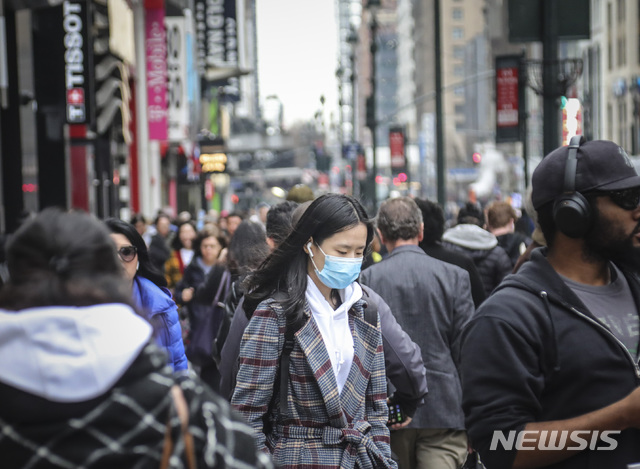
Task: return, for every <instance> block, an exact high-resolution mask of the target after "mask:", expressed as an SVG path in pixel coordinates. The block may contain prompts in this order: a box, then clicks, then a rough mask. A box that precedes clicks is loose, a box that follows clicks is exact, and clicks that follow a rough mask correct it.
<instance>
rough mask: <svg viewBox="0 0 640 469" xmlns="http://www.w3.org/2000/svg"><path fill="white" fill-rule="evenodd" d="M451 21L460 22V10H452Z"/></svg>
mask: <svg viewBox="0 0 640 469" xmlns="http://www.w3.org/2000/svg"><path fill="white" fill-rule="evenodd" d="M453 19H454V20H461V19H462V8H454V9H453Z"/></svg>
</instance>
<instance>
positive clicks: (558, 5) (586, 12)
mask: <svg viewBox="0 0 640 469" xmlns="http://www.w3.org/2000/svg"><path fill="white" fill-rule="evenodd" d="M545 5H550V6H551V8H553V12H552V14H553V15H554V16H555V17H556V18H558V20H557V25H558V29H557V31H555V33H556V34H557V36H558V39H560V40H576V39H589V37H590V35H591V21H590V16H591V15H590V8H591V2H590V0H561V1H544V2H543V1H541V0H509V6H508V7H509V42H532V41H542V39H543V29H544V23H543V20H544V18H545V16H546V15H545V12H544V7H545Z"/></svg>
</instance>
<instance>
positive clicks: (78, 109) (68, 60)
mask: <svg viewBox="0 0 640 469" xmlns="http://www.w3.org/2000/svg"><path fill="white" fill-rule="evenodd" d="M89 21H90V20H89V14H88V11H87V2H86V1H78V0H67V1H65V2H64V3H63V4H62V28H63V31H64V68H65V80H64V82H65V89H66V116H67V122H68V123H69V124H91V122H92V108H91V103H92V100H93V97H92V96H91V94H92V90H91V86H92V83H93V78H92V68H93V64H92V60H91V59H92V50H91V48H90V47H89V46H90V44H91V41H90V40H89Z"/></svg>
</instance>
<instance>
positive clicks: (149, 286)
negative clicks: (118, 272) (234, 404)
mask: <svg viewBox="0 0 640 469" xmlns="http://www.w3.org/2000/svg"><path fill="white" fill-rule="evenodd" d="M104 223H105V224H106V226H107V228H108V229H109V230H110V231H111V239H112V240H113V242H114V243H115V244H116V250H117V253H118V257H119V258H120V261H121V262H122V267H123V268H124V274H125V275H126V278H127V280H128V281H129V285H130V286H131V294H132V296H133V300H134V303H135V304H136V306H138V308H139V309H140V310H141V311H143V312H144V314H146V317H147V319H148V320H149V321H150V322H151V323H152V324H153V325H154V327H155V329H156V334H157V340H158V343H159V344H160V345H161V346H162V347H164V348H165V350H166V351H167V353H168V355H169V359H168V363H169V364H170V365H171V366H172V367H173V369H174V371H181V370H186V369H187V368H188V363H187V357H186V355H185V353H184V344H183V342H182V328H181V326H180V318H179V316H178V307H177V306H176V303H175V302H174V301H173V299H172V297H171V292H170V291H169V290H168V289H167V281H166V279H165V277H164V275H162V274H161V273H160V272H158V271H157V269H156V268H155V267H154V266H153V265H152V264H151V261H150V260H149V252H148V250H147V246H146V244H145V243H144V240H143V239H142V236H140V234H139V233H138V231H137V230H136V229H135V227H134V226H133V225H132V224H131V223H127V222H125V221H122V220H118V219H116V218H109V219H107V220H105V222H104Z"/></svg>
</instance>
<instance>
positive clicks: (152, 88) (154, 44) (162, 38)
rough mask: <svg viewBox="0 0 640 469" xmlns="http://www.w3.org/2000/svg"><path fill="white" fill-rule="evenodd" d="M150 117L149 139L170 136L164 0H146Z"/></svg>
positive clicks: (148, 114)
mask: <svg viewBox="0 0 640 469" xmlns="http://www.w3.org/2000/svg"><path fill="white" fill-rule="evenodd" d="M145 13H146V15H145V50H146V60H147V120H148V122H149V140H167V129H168V122H167V114H168V112H167V35H166V31H165V27H164V2H163V1H162V0H146V1H145Z"/></svg>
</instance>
